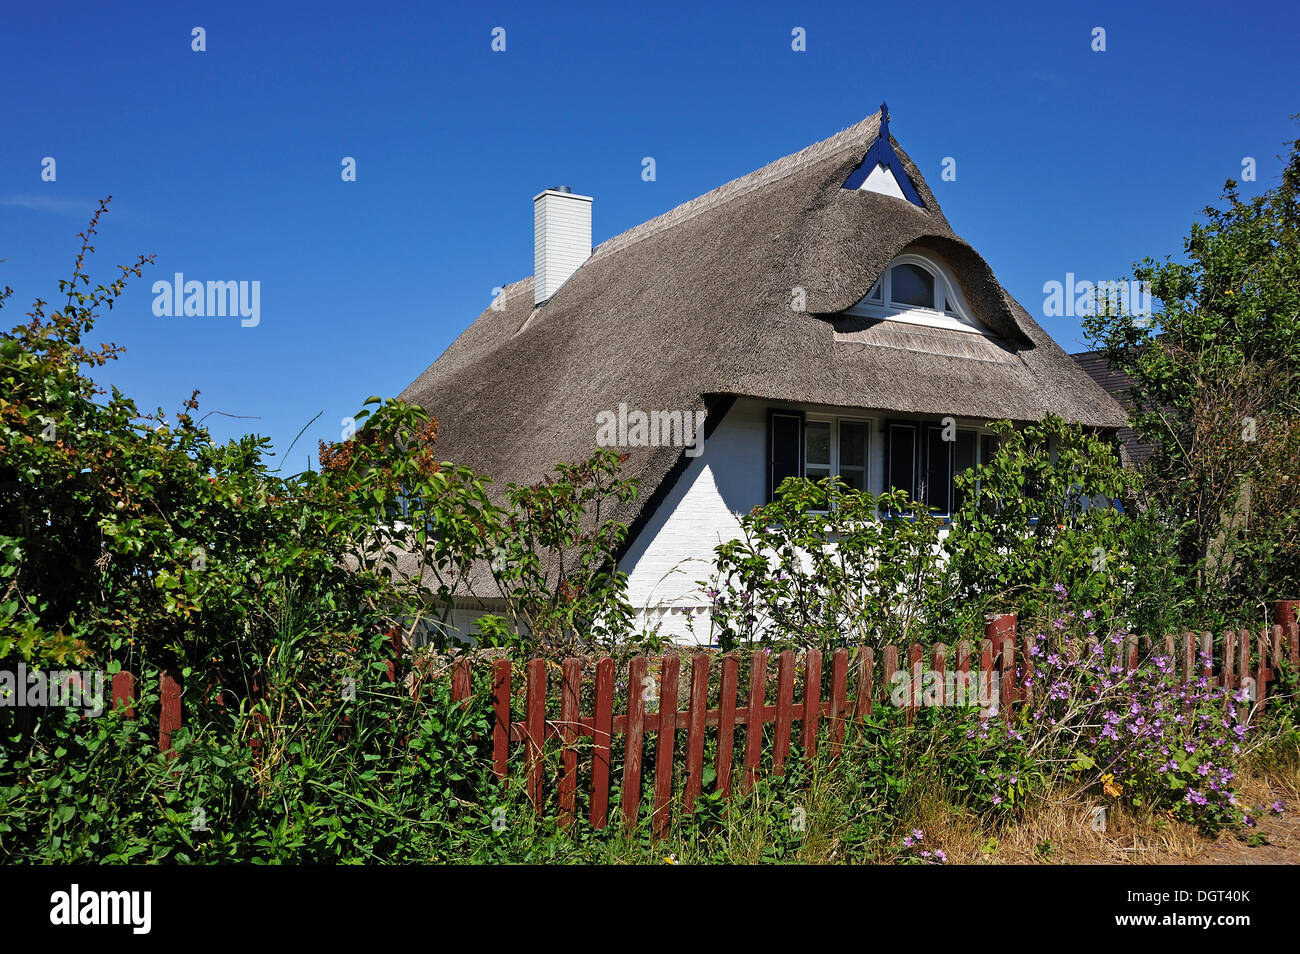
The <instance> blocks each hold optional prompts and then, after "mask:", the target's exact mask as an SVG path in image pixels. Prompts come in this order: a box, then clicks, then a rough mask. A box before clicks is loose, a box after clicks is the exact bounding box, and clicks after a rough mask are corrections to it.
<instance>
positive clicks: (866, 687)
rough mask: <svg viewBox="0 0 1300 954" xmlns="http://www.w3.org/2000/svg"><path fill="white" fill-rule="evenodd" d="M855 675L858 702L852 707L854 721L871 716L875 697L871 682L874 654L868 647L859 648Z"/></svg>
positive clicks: (873, 675) (874, 671)
mask: <svg viewBox="0 0 1300 954" xmlns="http://www.w3.org/2000/svg"><path fill="white" fill-rule="evenodd" d="M856 656H857V667H856V668H857V673H858V701H857V704H856V705H855V706H854V707H853V715H854V718H856V719H859V720H861V719H864V718H866V717H867V716H869V715H871V709H872V706H874V705H875V702H876V696H875V692H874V691H873V684H872V680H873V679H874V678H875V673H876V659H875V652H874V651H873V650H872V649H871V647H870V646H859V647H858V650H857V653H856Z"/></svg>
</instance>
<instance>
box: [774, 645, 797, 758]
mask: <svg viewBox="0 0 1300 954" xmlns="http://www.w3.org/2000/svg"><path fill="white" fill-rule="evenodd" d="M793 721H794V653H792V652H791V651H790V650H788V649H787V650H786V651H785V652H783V653H782V654H781V655H780V656H779V657H777V661H776V729H775V731H774V733H773V736H772V774H773V775H777V776H781V775H784V774H785V759H786V756H787V755H789V754H790V725H791V723H792V722H793Z"/></svg>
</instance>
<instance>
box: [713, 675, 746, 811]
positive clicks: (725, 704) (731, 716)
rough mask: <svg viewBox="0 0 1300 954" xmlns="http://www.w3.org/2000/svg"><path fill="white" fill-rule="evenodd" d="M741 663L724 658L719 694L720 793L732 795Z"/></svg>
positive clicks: (718, 768)
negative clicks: (737, 690)
mask: <svg viewBox="0 0 1300 954" xmlns="http://www.w3.org/2000/svg"><path fill="white" fill-rule="evenodd" d="M739 681H740V663H739V662H737V661H736V657H735V656H723V657H722V684H721V687H720V691H719V693H718V765H717V769H716V771H717V773H718V791H720V792H722V797H723V798H726V797H727V796H728V795H730V794H731V756H732V751H733V749H734V747H735V744H736V685H737V683H739Z"/></svg>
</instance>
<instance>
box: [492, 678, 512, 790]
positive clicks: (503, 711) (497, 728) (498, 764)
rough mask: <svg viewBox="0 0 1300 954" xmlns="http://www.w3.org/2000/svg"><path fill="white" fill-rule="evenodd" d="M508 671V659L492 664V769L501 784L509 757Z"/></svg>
mask: <svg viewBox="0 0 1300 954" xmlns="http://www.w3.org/2000/svg"><path fill="white" fill-rule="evenodd" d="M510 669H511V666H510V660H509V659H498V660H497V661H496V662H494V663H493V664H492V714H493V718H492V767H493V770H494V771H495V772H496V774H497V778H499V779H500V780H501V781H502V782H504V781H505V780H506V773H507V765H506V763H507V760H508V759H509V756H510V675H511V673H510Z"/></svg>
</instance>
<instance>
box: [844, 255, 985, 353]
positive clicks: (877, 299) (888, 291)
mask: <svg viewBox="0 0 1300 954" xmlns="http://www.w3.org/2000/svg"><path fill="white" fill-rule="evenodd" d="M899 265H915V266H917V267H918V268H921V269H924V270H925V271H926V272H928V273H929V274H930V275H931V277H933V279H934V298H935V306H936V307H935V308H924V307H920V306H918V305H909V304H905V303H902V302H895V301H894V300H893V273H894V268H895V267H896V266H899ZM845 314H849V315H855V316H858V317H862V318H882V319H883V318H888V319H889V320H890V321H900V322H903V323H904V324H910V325H927V326H929V327H931V328H946V329H948V330H949V331H964V332H967V333H969V334H977V335H981V334H982V335H987V334H988V333H989V332H988V329H987V328H986V327H985V326H984V325H982V324H980V322H978V321H976V320H975V319H974V318H973V317H972V316H971V311H970V307H969V306H968V305H967V304H966V299H965V298H964V297H963V296H962V293H961V289H960V287H959V286H958V284H957V282H956V280H955V279H954V278H953V277H952V276H951V275H950V274H949V273H948V270H947V269H946V268H944V267H943V266H942V265H940V264H939V263H938V262H936V261H935V260H934V259H932V258H927V257H926V256H924V255H917V254H916V253H914V252H904V253H903V254H902V255H899V256H897V257H896V258H895V259H894V260H893V261H891V262H890V263H889V267H888V268H886V269H885V272H884V274H883V275H881V276H880V278H879V280H877V282H876V284H875V285H873V286H872V287H871V291H869V292H868V293H867V294H866V296H864V297H863V298H862V300H861V301H859V302H858V303H857V304H855V305H852V306H851V307H849V308H848V309H847V310H846V312H845Z"/></svg>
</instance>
